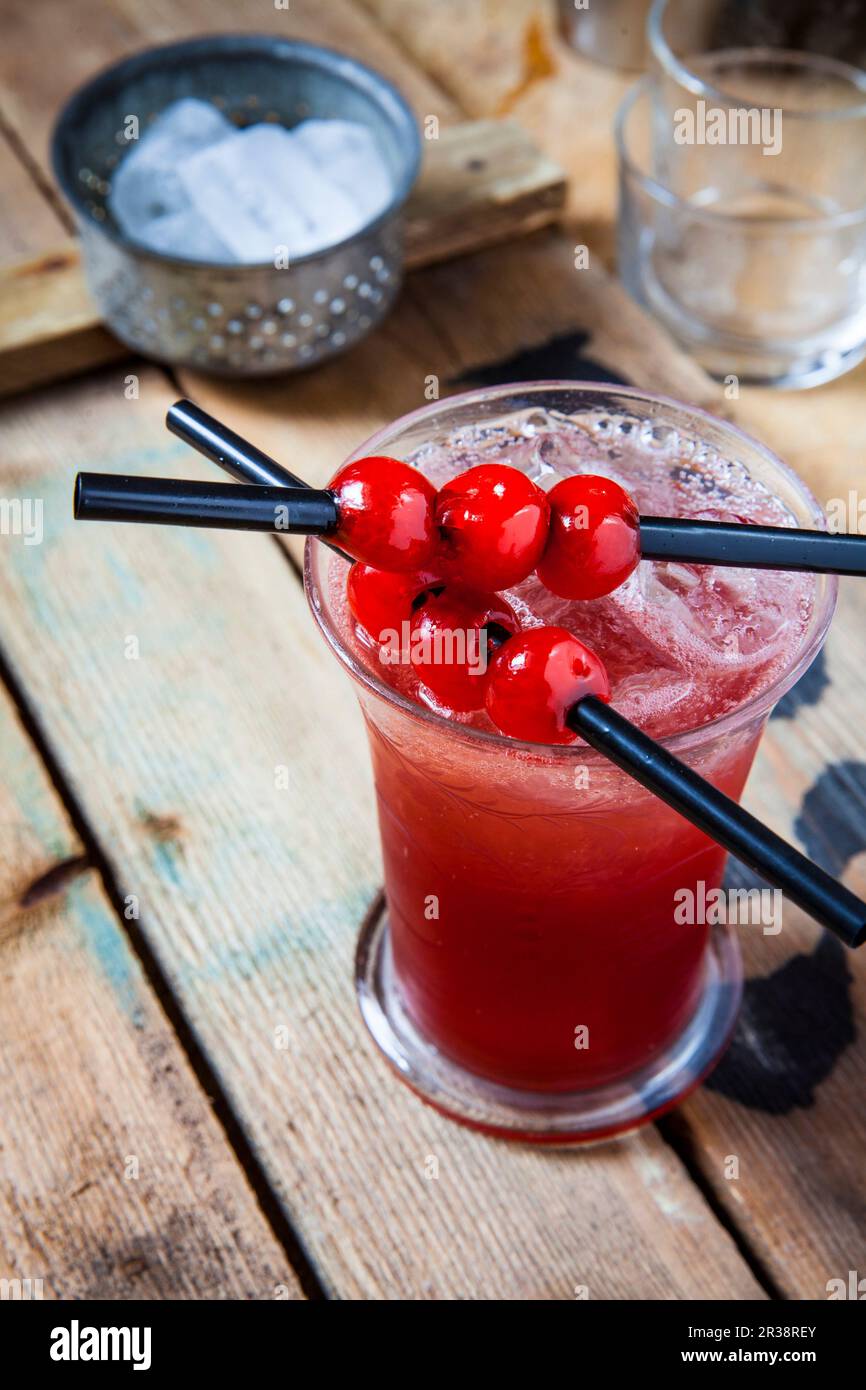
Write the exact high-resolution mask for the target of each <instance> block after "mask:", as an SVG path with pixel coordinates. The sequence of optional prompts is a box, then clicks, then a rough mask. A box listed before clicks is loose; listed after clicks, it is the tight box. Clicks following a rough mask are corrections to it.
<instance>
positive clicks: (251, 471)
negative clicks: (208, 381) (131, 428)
mask: <svg viewBox="0 0 866 1390" xmlns="http://www.w3.org/2000/svg"><path fill="white" fill-rule="evenodd" d="M165 423H166V425H167V426H168V428H169V429H170V430H171V432H172V434H176V435H177V437H178V439H182V440H183V441H184V443H186V444H190V445H191V446H192V448H193V449H196V450H198V452H199V453H200V454H204V456H205V458H207V459H210V460H211V462H212V463H218V464H219V466H220V468H224V469H225V471H226V473H230V474H231V475H232V477H233V478H237V480H238V482H239V483H258V484H259V486H264V487H308V486H309V484H308V483H305V482H304V480H303V478H298V477H296V475H295V474H294V473H290V472H289V470H288V468H283V466H282V464H279V463H277V461H276V459H272V458H271V457H270V455H269V454H265V453H263V452H262V450H261V449H257V448H256V447H255V445H254V444H250V443H249V441H248V440H246V439H242V438H241V436H240V435H239V434H235V432H234V430H230V429H228V428H227V427H226V426H225V425H221V424H220V422H219V420H215V419H214V417H213V416H212V415H208V413H207V411H206V410H202V409H201V407H200V406H198V405H194V404H193V402H192V401H175V403H174V405H172V406H169V408H168V410H167V411H166V415H165Z"/></svg>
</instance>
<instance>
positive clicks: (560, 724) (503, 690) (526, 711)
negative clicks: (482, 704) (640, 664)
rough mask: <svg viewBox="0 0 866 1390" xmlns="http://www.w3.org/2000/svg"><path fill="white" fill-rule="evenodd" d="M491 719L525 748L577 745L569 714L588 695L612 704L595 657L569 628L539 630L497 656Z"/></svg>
mask: <svg viewBox="0 0 866 1390" xmlns="http://www.w3.org/2000/svg"><path fill="white" fill-rule="evenodd" d="M486 694H487V700H486V703H487V713H488V714H489V715H490V718H491V719H492V720H493V723H494V724H495V725H496V726H497V728H500V729H501V730H502V732H503V733H505V734H509V735H510V736H511V737H512V738H519V739H523V740H524V741H525V742H526V743H573V742H574V740H575V738H576V737H577V735H576V734H575V733H573V731H572V730H571V729H570V728H569V727H568V722H567V720H568V712H569V710H570V709H571V707H572V705H575V704H577V702H578V700H581V699H582V698H583V696H584V695H596V696H597V697H598V698H599V700H604V701H605V703H607V701H608V700H609V699H610V685H609V683H608V679H607V672H606V671H605V669H604V666H603V665H602V663H601V661H600V660H599V658H598V657H597V656H596V654H595V652H593V651H590V649H589V647H585V646H584V645H583V643H582V642H579V641H578V639H577V638H576V637H574V636H572V634H571V633H570V632H566V630H565V628H564V627H534V628H530V629H529V630H528V631H526V632H521V633H520V634H519V635H518V636H517V637H512V638H511V639H510V640H509V641H508V642H506V643H504V645H503V646H502V647H501V648H500V650H499V651H498V652H497V653H496V656H495V657H494V659H493V661H492V662H491V663H490V671H489V673H488V676H487V692H486Z"/></svg>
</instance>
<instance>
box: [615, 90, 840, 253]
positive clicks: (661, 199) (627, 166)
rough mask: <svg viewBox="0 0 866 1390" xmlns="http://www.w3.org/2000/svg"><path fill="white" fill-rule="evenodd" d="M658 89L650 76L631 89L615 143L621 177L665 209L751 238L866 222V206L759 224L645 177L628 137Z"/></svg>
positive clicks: (620, 109)
mask: <svg viewBox="0 0 866 1390" xmlns="http://www.w3.org/2000/svg"><path fill="white" fill-rule="evenodd" d="M656 86H657V78H656V76H655V75H654V74H652V73H648V74H647V75H646V76H644V77H642V78H641V79H640V81H638V82H636V83H635V84H634V86H632V87H630V88H629V90H628V91H627V92H626V94H625V96H624V97H623V99H622V101H621V102H620V104H619V106H618V107H617V111H616V115H615V116H614V141H615V144H616V152H617V158H618V160H619V167H620V175H622V174H623V172H627V173H628V175H629V177H630V178H632V179H634V181H635V182H636V183H638V184H640V186H641V187H642V188H643V189H644V191H645V192H646V193H648V194H649V196H650V197H651V198H653V199H654V200H655V201H656V202H657V203H662V204H664V206H665V207H668V208H672V209H674V210H675V211H677V212H682V213H683V214H684V215H687V216H688V217H689V219H690V220H691V221H693V222H705V223H707V224H708V225H709V226H712V227H716V228H723V227H724V228H728V229H730V228H732V227H738V228H742V229H743V231H744V232H745V233H747V234H748V235H749V236H753V237H754V236H762V235H764V234H765V232H766V233H767V234H770V235H773V236H775V235H777V234H778V232H779V231H780V230H781V231H784V232H786V233H787V232H808V233H810V234H812V235H814V234H816V233H818V232H823V231H833V230H835V229H837V228H839V227H851V226H856V224H857V223H858V222H866V204H864V206H863V207H859V208H851V209H849V210H848V211H846V212H834V213H829V214H827V216H823V217H822V216H821V215H820V214H816V216H814V217H778V216H770V217H762V218H761V219H760V221H759V222H756V221H755V219H754V218H753V217H746V216H744V215H741V214H738V213H730V212H721V211H716V210H715V209H714V208H710V207H702V206H701V205H700V204H699V203H692V202H689V200H688V199H687V198H682V197H681V196H680V195H679V193H675V192H674V191H673V189H672V188H668V187H667V185H666V184H663V183H660V182H659V180H658V179H656V178H653V176H652V175H651V174H646V173H644V171H643V169H641V168H639V166H638V165H637V164H636V163H635V161H634V159H633V158H632V156H631V154H630V153H629V150H628V137H627V135H626V122H627V120H628V118H629V116H630V115H631V113H632V110H633V109H634V107H635V106H636V104H637V102H638V101H639V100H640V99H641V97H644V96H649V94H650V92H651V91H652V89H653V88H654V87H656Z"/></svg>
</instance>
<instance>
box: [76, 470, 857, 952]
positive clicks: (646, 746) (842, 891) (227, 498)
mask: <svg viewBox="0 0 866 1390" xmlns="http://www.w3.org/2000/svg"><path fill="white" fill-rule="evenodd" d="M74 514H75V517H76V519H79V520H94V521H139V522H162V523H163V524H168V525H176V526H216V527H230V528H233V529H236V530H242V531H280V530H283V531H287V532H293V531H294V532H307V533H312V534H319V535H323V534H325V533H327V532H328V531H330V530H331V529H333V527H334V525H335V524H336V521H337V507H336V503H335V501H334V498H333V497H332V495H331V493H329V492H327V491H324V490H322V491H320V490H318V489H315V488H303V487H271V486H268V487H239V486H236V485H234V484H232V483H199V482H188V481H185V480H183V479H178V478H140V477H115V476H114V475H113V474H101V473H79V475H78V477H77V478H76V481H75V501H74ZM570 723H571V727H572V728H573V729H574V730H575V732H576V733H579V734H580V735H581V736H582V737H583V738H585V739H586V741H587V743H589V744H591V745H592V746H593V747H595V748H598V749H599V751H600V752H602V753H603V754H605V756H606V757H608V758H610V759H611V761H612V762H614V763H615V764H616V765H617V766H618V767H621V768H622V769H623V771H624V772H627V773H628V774H629V775H630V776H632V777H634V778H636V780H637V781H638V782H640V783H641V784H642V785H643V786H645V787H647V788H648V790H649V791H651V792H654V793H655V795H656V796H658V797H660V798H661V800H662V801H665V802H667V803H668V805H670V806H673V807H674V808H675V809H676V810H677V811H679V812H680V814H681V815H683V816H685V818H686V819H687V820H690V821H692V823H693V824H695V825H697V826H698V828H699V829H700V830H703V831H704V833H705V834H707V835H709V836H710V837H711V838H712V839H714V840H716V841H717V842H718V843H719V844H720V845H722V846H723V847H724V848H725V849H729V850H731V851H732V852H733V853H734V854H736V855H737V856H738V858H740V859H742V860H743V861H744V862H745V863H746V864H749V865H750V866H751V867H752V868H753V869H755V870H756V871H757V872H758V873H760V874H761V875H762V876H763V877H764V878H765V879H767V880H768V881H769V882H770V883H772V884H774V885H775V886H776V887H778V888H781V889H782V890H783V891H784V892H786V893H787V894H788V895H789V896H790V897H791V899H792V900H793V901H794V902H796V903H799V905H800V906H801V907H803V908H804V909H805V910H806V911H807V912H809V913H810V914H811V915H812V916H813V917H814V918H815V919H816V921H818V922H821V923H822V924H823V925H824V926H826V927H829V928H830V930H831V931H833V932H835V933H836V935H837V936H839V937H840V938H841V940H842V941H844V942H845V944H846V945H848V946H859V945H861V944H862V942H863V940H864V937H866V903H863V902H861V901H860V900H859V898H856V897H855V896H854V894H853V893H851V892H849V890H848V889H847V888H845V887H844V885H843V884H841V883H837V882H836V881H835V880H834V879H832V878H831V877H830V876H829V875H828V874H826V873H825V872H824V870H823V869H821V868H820V867H819V866H818V865H817V864H813V863H812V862H811V861H810V860H809V859H807V858H806V857H805V855H802V854H800V852H799V851H798V850H796V849H794V848H793V846H792V845H788V844H786V843H785V841H784V840H782V839H780V837H779V836H778V835H775V834H774V833H773V832H772V831H771V830H769V829H768V828H767V827H766V826H764V825H762V824H761V822H760V821H758V820H756V819H755V817H754V816H752V815H750V814H749V813H748V811H744V810H743V808H742V807H741V806H738V805H737V803H736V802H735V801H732V800H731V799H730V797H727V796H725V795H724V793H722V792H720V791H718V790H717V789H716V788H715V787H714V786H712V784H711V783H710V782H707V781H706V780H705V779H704V778H703V777H701V776H699V774H698V773H696V772H694V771H692V769H691V768H689V767H687V766H686V765H685V764H684V763H681V762H680V761H679V760H678V759H677V758H675V757H674V756H673V755H672V754H671V753H669V752H668V751H667V749H665V748H663V747H662V746H661V745H660V744H658V743H656V742H655V741H654V740H653V739H651V738H649V737H648V735H646V734H644V733H642V732H641V730H640V729H638V728H636V727H635V725H633V724H631V723H630V722H629V721H628V720H627V719H625V718H623V716H622V715H621V714H617V713H616V711H615V710H612V709H610V708H609V706H607V705H605V704H602V703H601V702H600V701H599V700H596V699H595V698H594V697H592V696H587V697H586V698H585V699H584V700H581V701H580V702H579V703H578V704H577V705H575V707H574V709H573V710H572V712H571V716H570Z"/></svg>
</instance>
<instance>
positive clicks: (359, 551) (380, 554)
mask: <svg viewBox="0 0 866 1390" xmlns="http://www.w3.org/2000/svg"><path fill="white" fill-rule="evenodd" d="M329 488H330V491H331V492H332V493H333V495H334V499H335V501H336V503H337V511H338V513H339V518H338V524H337V529H336V531H335V532H334V539H335V540H336V542H337V544H338V545H339V546H340V547H341V548H342V549H343V550H346V551H348V553H349V554H350V555H351V556H352V557H353V559H356V560H363V561H364V563H365V564H368V565H375V566H376V568H377V569H383V570H399V571H401V572H402V571H406V570H418V569H421V568H422V567H423V566H424V565H426V564H427V563H428V561H429V560H430V559H431V558H432V555H433V551H434V549H435V546H436V531H435V525H434V521H433V504H434V502H435V499H436V489H435V488H434V486H433V484H432V483H431V482H429V481H428V479H427V478H425V477H424V474H423V473H419V472H418V470H417V468H410V466H409V464H408V463H401V462H400V460H399V459H392V458H386V457H384V456H379V457H376V456H372V457H370V458H363V459H356V460H355V462H354V463H347V464H345V465H344V467H343V468H341V469H339V471H338V472H337V473H335V474H334V476H333V478H332V479H331V482H330V484H329Z"/></svg>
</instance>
